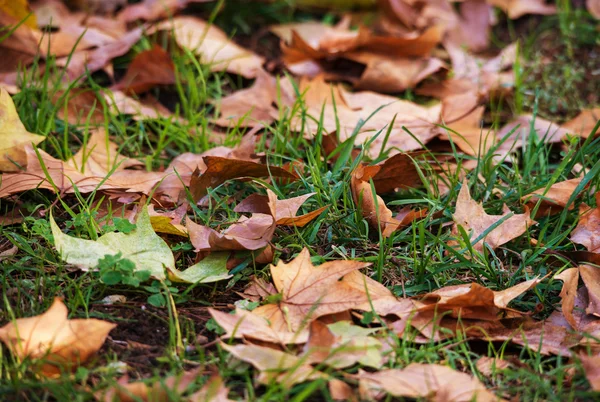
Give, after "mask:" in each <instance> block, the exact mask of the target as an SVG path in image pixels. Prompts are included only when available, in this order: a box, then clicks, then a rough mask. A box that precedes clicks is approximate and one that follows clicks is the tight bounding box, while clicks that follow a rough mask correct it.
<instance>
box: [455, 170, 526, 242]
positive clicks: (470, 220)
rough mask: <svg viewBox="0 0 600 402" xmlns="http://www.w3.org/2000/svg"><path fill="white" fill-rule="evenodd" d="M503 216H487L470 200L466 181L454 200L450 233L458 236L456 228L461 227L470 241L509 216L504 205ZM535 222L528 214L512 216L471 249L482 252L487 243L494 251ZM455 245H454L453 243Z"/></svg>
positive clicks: (479, 205) (479, 206)
mask: <svg viewBox="0 0 600 402" xmlns="http://www.w3.org/2000/svg"><path fill="white" fill-rule="evenodd" d="M503 212H504V214H503V215H488V214H487V213H486V212H485V210H484V209H483V206H482V205H481V204H479V203H478V202H476V201H475V200H473V199H472V198H471V193H470V192H469V186H468V184H467V182H466V181H464V182H463V185H462V188H461V189H460V192H459V194H458V199H457V200H456V211H455V212H454V215H453V219H454V226H453V228H452V233H453V234H455V235H457V234H458V226H459V225H460V226H461V227H463V228H464V229H465V230H466V231H467V233H469V234H470V238H471V241H473V240H474V239H477V238H478V237H480V236H481V235H482V234H484V233H485V232H486V231H487V230H488V229H489V228H490V227H491V226H492V225H494V224H496V223H497V222H498V221H500V220H501V219H503V218H504V217H505V216H507V215H509V214H510V213H511V212H510V210H508V208H507V207H506V205H505V206H504V209H503ZM535 223H536V222H535V221H534V220H532V219H531V218H529V212H528V211H526V212H525V213H523V214H514V215H513V216H511V217H509V218H508V219H505V220H504V221H503V222H502V223H501V224H500V225H498V226H497V227H495V228H494V229H492V230H491V231H489V233H487V235H486V236H485V237H484V238H483V239H480V240H479V241H477V243H475V244H473V249H475V250H476V251H479V252H483V248H484V246H483V243H484V242H485V243H487V244H488V245H489V246H490V247H491V248H492V249H495V248H497V247H499V246H501V245H503V244H505V243H507V242H509V241H511V240H512V239H514V238H517V237H519V236H520V235H522V234H523V233H525V232H526V231H527V228H528V227H530V226H531V225H533V224H535ZM454 244H455V243H454Z"/></svg>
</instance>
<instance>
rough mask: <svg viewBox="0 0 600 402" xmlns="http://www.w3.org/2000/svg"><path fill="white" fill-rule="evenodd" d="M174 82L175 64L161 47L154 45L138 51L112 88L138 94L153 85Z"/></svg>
mask: <svg viewBox="0 0 600 402" xmlns="http://www.w3.org/2000/svg"><path fill="white" fill-rule="evenodd" d="M175 82H176V79H175V64H174V63H173V60H171V56H169V53H167V52H166V51H165V50H164V49H163V48H162V47H160V46H158V45H154V46H153V47H152V49H150V50H145V51H143V52H141V53H138V54H137V55H136V56H135V57H134V58H133V60H132V61H131V64H130V65H129V67H128V68H127V72H126V73H125V75H124V76H123V78H121V80H120V81H119V82H118V83H117V84H115V85H114V86H113V89H116V90H121V91H123V92H125V93H127V94H132V93H133V94H139V93H142V92H146V91H148V90H150V89H152V88H154V87H155V86H158V85H172V84H175Z"/></svg>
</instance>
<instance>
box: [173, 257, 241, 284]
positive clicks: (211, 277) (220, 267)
mask: <svg viewBox="0 0 600 402" xmlns="http://www.w3.org/2000/svg"><path fill="white" fill-rule="evenodd" d="M228 258H229V252H216V253H210V254H209V255H208V256H207V257H206V258H204V259H203V260H202V261H200V262H199V263H197V264H194V265H192V266H191V267H189V268H188V269H186V270H185V271H178V270H176V269H173V270H169V279H171V280H172V281H173V282H186V283H210V282H217V281H222V280H224V279H228V278H231V276H232V275H230V274H229V271H228V270H227V259H228Z"/></svg>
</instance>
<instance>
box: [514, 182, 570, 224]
mask: <svg viewBox="0 0 600 402" xmlns="http://www.w3.org/2000/svg"><path fill="white" fill-rule="evenodd" d="M581 180H582V179H581V178H576V179H571V180H565V181H560V182H558V183H554V184H553V185H551V186H550V187H544V188H541V189H539V190H535V191H533V192H531V193H529V194H527V195H524V196H523V197H521V200H524V201H526V202H527V204H526V205H527V207H528V208H529V209H531V210H533V209H534V208H535V206H536V205H537V204H538V203H539V205H540V206H539V207H538V210H537V213H536V214H535V216H536V217H538V216H546V215H554V214H557V213H559V212H561V211H562V210H563V209H564V208H565V207H566V206H567V203H568V202H569V199H570V198H571V196H572V195H573V193H574V192H575V189H576V188H577V187H578V186H579V183H581ZM573 206H574V205H573V204H572V203H571V205H569V209H572V208H573Z"/></svg>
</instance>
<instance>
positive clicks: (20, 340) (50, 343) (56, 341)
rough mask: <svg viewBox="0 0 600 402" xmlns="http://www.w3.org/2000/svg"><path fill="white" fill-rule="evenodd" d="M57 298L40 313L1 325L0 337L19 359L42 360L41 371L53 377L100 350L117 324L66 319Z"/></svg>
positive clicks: (63, 309)
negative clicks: (62, 369)
mask: <svg viewBox="0 0 600 402" xmlns="http://www.w3.org/2000/svg"><path fill="white" fill-rule="evenodd" d="M67 313H68V311H67V307H66V306H65V305H64V303H63V302H62V300H61V299H60V298H56V299H54V302H53V303H52V306H51V307H50V308H49V309H48V310H47V311H46V312H45V313H43V314H41V315H39V316H35V317H29V318H19V319H17V320H15V321H14V322H11V323H8V324H6V325H5V326H4V327H2V328H0V340H2V342H4V344H5V345H6V346H7V347H8V348H9V349H10V351H11V352H12V353H13V354H14V355H16V356H17V357H18V358H19V359H25V358H27V357H29V358H34V359H43V362H44V363H43V364H42V366H41V367H40V372H41V374H43V375H45V376H48V377H54V376H58V375H60V373H61V368H66V369H69V370H71V369H74V368H76V367H77V366H78V365H79V364H81V363H84V362H85V361H87V360H88V359H89V358H90V357H91V356H92V355H93V354H94V353H96V352H97V351H98V349H100V347H101V346H102V344H103V343H104V340H105V339H106V337H107V336H108V333H109V332H110V331H111V330H112V329H113V328H115V327H116V324H112V323H110V322H106V321H102V320H96V319H75V320H69V319H67Z"/></svg>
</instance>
